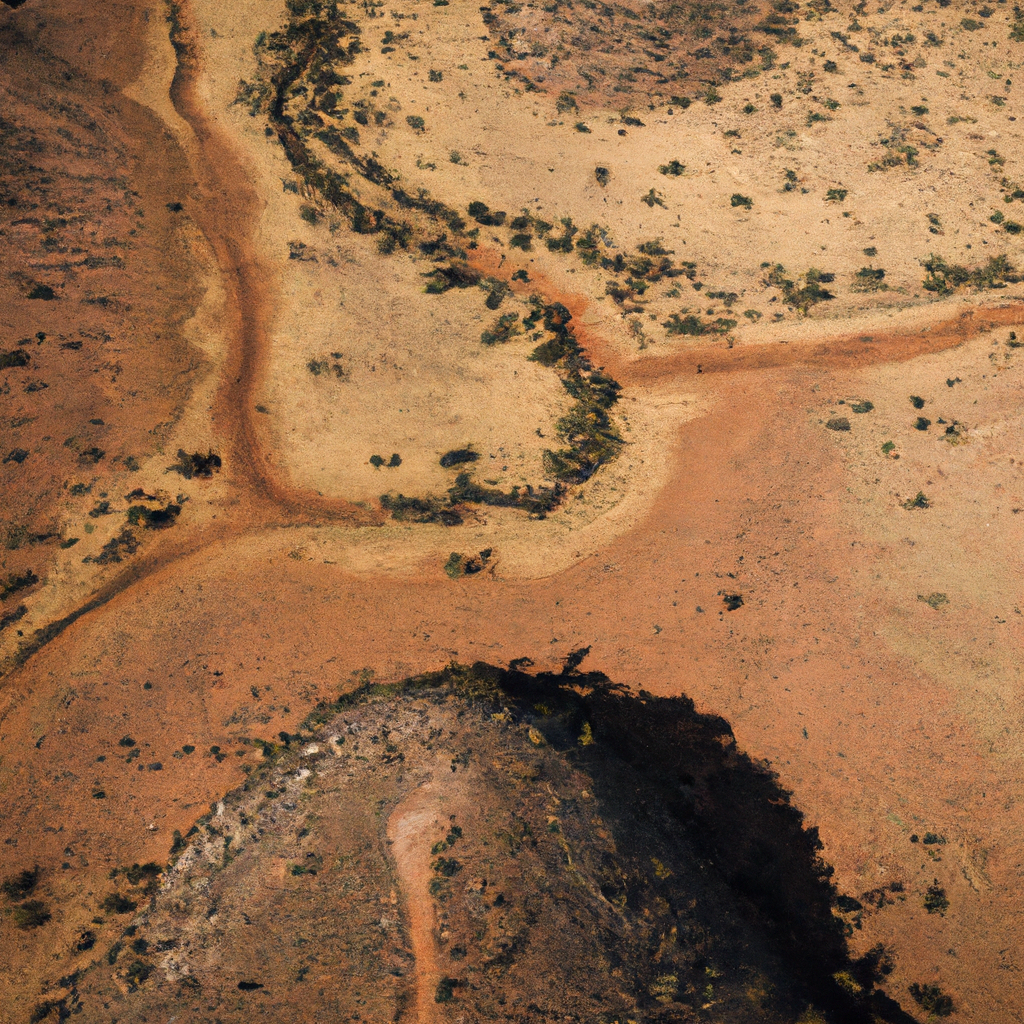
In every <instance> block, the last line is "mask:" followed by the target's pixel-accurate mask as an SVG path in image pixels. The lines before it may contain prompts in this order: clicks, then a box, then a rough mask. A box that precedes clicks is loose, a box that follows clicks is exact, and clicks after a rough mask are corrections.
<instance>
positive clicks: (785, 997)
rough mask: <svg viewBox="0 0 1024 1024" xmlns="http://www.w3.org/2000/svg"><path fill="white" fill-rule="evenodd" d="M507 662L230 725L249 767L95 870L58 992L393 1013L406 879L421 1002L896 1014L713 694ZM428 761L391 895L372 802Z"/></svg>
mask: <svg viewBox="0 0 1024 1024" xmlns="http://www.w3.org/2000/svg"><path fill="white" fill-rule="evenodd" d="M582 653H583V652H580V654H582ZM580 660H582V659H581V658H575V659H573V658H570V659H569V661H568V662H567V665H573V664H578V662H579V661H580ZM524 664H525V660H524V662H520V663H519V664H518V665H517V666H516V667H515V668H513V669H512V670H503V669H499V668H495V667H493V666H490V665H486V664H482V663H478V664H476V665H474V666H472V667H464V666H457V665H453V666H451V667H450V668H449V669H447V670H445V671H444V672H440V673H433V674H430V675H427V676H422V677H417V678H414V679H411V680H407V681H406V682H404V683H400V684H397V685H395V686H392V687H380V686H366V687H364V688H362V689H361V690H359V691H357V692H356V693H354V694H350V695H347V696H344V697H342V698H340V699H339V700H338V702H336V703H335V704H331V705H321V706H320V707H319V708H318V710H317V711H315V712H314V713H313V715H312V716H311V717H310V719H308V720H307V721H306V722H305V723H304V725H303V727H302V729H301V731H300V732H299V733H297V734H291V735H288V734H283V733H282V734H280V735H279V736H277V737H275V738H274V739H273V740H263V739H256V738H253V739H252V740H251V742H253V743H256V744H259V745H260V746H261V747H262V748H263V751H264V759H263V761H262V763H261V765H260V766H259V767H257V768H256V769H255V770H254V771H252V772H251V774H250V775H249V778H248V781H247V782H246V783H245V784H244V785H243V786H242V787H241V788H240V789H238V790H235V791H233V792H232V793H229V794H228V795H227V796H225V798H224V799H223V801H220V802H218V803H217V804H215V805H213V806H212V807H211V809H210V813H209V814H206V815H204V816H203V817H201V818H200V819H199V820H198V821H197V822H196V824H195V827H194V828H193V829H192V830H191V831H189V832H188V833H187V834H186V835H185V836H183V837H182V836H179V835H176V836H175V838H174V843H173V847H172V850H171V858H172V863H171V865H169V866H168V867H167V868H165V869H162V868H160V867H159V866H157V865H153V866H146V865H143V866H141V867H140V866H126V868H125V869H124V870H120V871H118V872H115V873H114V874H113V875H112V876H111V882H110V884H109V891H106V892H103V893H96V894H94V897H95V900H96V903H97V908H98V909H99V910H100V912H101V913H102V914H103V917H104V919H110V918H113V919H115V920H119V921H120V922H122V927H121V934H120V937H119V938H118V939H117V941H116V942H114V944H113V945H110V939H111V938H112V936H113V934H116V932H114V933H112V932H111V931H110V930H109V929H107V930H106V931H105V941H104V942H103V943H102V944H100V943H97V944H96V947H95V949H91V950H90V952H89V953H88V955H86V956H82V957H81V960H80V968H79V970H78V971H76V972H75V973H74V974H72V975H69V976H67V977H65V978H64V979H61V980H62V982H63V983H64V985H65V991H67V993H68V994H67V995H66V996H64V997H62V1002H61V1007H62V1008H63V1011H61V1008H60V1007H56V1006H55V1007H54V1009H55V1012H66V1011H69V1010H77V1012H79V1013H81V1015H82V1018H81V1019H82V1020H83V1021H92V1020H109V1019H111V1016H112V1015H113V1016H116V1017H117V1018H118V1019H124V1020H145V1019H154V1018H155V1017H159V1016H160V1015H161V1014H168V1013H172V1014H173V1013H177V1014H186V1015H188V1018H189V1019H190V1020H196V1021H206V1020H209V1021H211V1022H212V1021H214V1020H222V1021H228V1020H238V1021H242V1020H252V1019H256V1018H258V1017H262V1016H270V1017H273V1019H275V1020H280V1021H290V1020H296V1021H298V1020H307V1019H309V1013H310V1005H311V1000H312V1001H314V1002H315V1003H316V1005H317V1006H319V1007H321V1008H322V1010H323V1011H324V1012H329V1013H330V1014H331V1015H332V1019H338V1020H358V1019H395V1018H399V1019H405V1018H407V1017H411V1014H412V1006H413V1003H412V1001H411V995H412V992H413V990H414V986H415V979H416V970H417V967H416V962H415V956H414V955H413V952H412V949H411V945H410V941H409V933H408V930H407V929H408V921H407V913H408V912H407V909H406V908H407V907H408V905H409V901H410V900H414V899H418V900H423V899H424V898H425V897H426V898H429V899H430V900H431V901H433V903H432V905H433V917H434V920H435V922H436V927H435V931H434V937H435V941H436V944H437V961H438V964H439V965H440V966H441V969H442V970H443V971H444V972H445V973H444V974H443V975H442V977H441V981H440V982H439V983H438V985H437V993H436V1000H437V1003H438V1010H439V1012H438V1014H437V1016H438V1018H439V1019H445V1018H446V1017H449V1016H450V1017H452V1018H453V1019H455V1018H459V1019H463V1020H467V1021H469V1020H472V1021H476V1020H484V1019H487V1020H517V1021H518V1020H537V1019H556V1018H557V1019H561V1020H586V1021H601V1022H603V1024H611V1022H612V1021H615V1020H620V1021H621V1020H623V1019H633V1020H638V1021H639V1020H643V1021H647V1022H655V1021H665V1022H668V1021H698V1020H702V1019H710V1018H708V1016H707V1014H708V1012H709V1011H710V1012H711V1013H712V1017H713V1019H715V1020H719V1021H726V1022H737V1024H739V1022H754V1021H758V1022H763V1024H776V1022H777V1024H783V1022H791V1021H793V1020H796V1019H806V1020H824V1021H831V1022H836V1024H838V1022H847V1021H849V1022H859V1021H864V1022H865V1024H866V1022H867V1021H869V1020H884V1021H894V1022H898V1021H907V1020H909V1019H910V1018H908V1017H907V1016H906V1015H905V1014H904V1013H903V1012H902V1011H901V1010H900V1008H899V1007H898V1006H897V1005H896V1004H895V1003H894V1002H892V1001H891V1000H889V999H888V998H887V997H886V996H885V995H883V994H882V993H881V992H879V991H878V990H877V989H876V985H877V983H878V982H879V981H880V980H882V979H883V978H884V976H885V974H886V972H887V970H888V969H891V958H890V956H889V954H888V952H887V951H886V950H884V949H881V948H877V949H875V950H873V951H871V952H870V953H869V954H868V955H866V956H865V957H863V958H861V959H859V960H853V959H852V958H851V956H850V954H849V950H848V947H847V944H846V937H847V932H848V928H849V926H848V925H847V923H846V921H845V920H844V916H843V913H842V911H843V909H844V908H846V907H848V906H849V905H850V904H851V901H849V900H846V899H844V898H843V897H841V896H840V895H839V894H837V892H836V890H835V887H834V886H833V884H832V881H831V874H832V872H831V869H830V868H829V867H828V865H826V864H825V863H824V862H823V861H822V860H821V857H820V850H821V846H820V843H819V841H818V837H817V834H816V832H815V831H814V830H813V829H805V828H804V826H803V821H802V815H801V814H800V812H799V811H798V810H797V809H796V808H794V807H793V806H792V804H791V803H790V801H789V794H788V793H786V792H785V791H784V790H783V789H781V788H780V787H779V785H778V782H777V780H776V778H775V776H774V775H773V774H772V772H771V771H770V770H769V769H768V768H767V767H766V766H764V765H762V764H757V763H755V762H753V761H752V760H751V759H750V758H749V757H747V756H746V755H744V754H743V753H741V752H740V751H738V750H737V748H736V745H735V742H734V740H733V737H732V733H731V730H730V728H729V726H728V724H727V723H726V722H725V721H724V720H722V719H720V718H717V717H714V716H707V715H700V714H698V713H697V712H696V711H695V709H694V706H693V704H692V702H691V701H690V700H689V699H687V698H685V697H683V698H655V697H652V696H650V695H648V694H645V693H641V694H639V695H631V694H629V693H627V692H625V691H623V690H622V689H621V688H619V687H617V686H615V685H614V684H612V683H611V682H610V681H609V680H608V679H607V678H606V677H604V676H603V675H601V674H599V673H589V674H579V673H578V672H577V671H575V669H569V670H567V671H566V672H563V673H562V674H557V675H556V674H538V675H530V674H528V673H526V672H524V671H522V669H523V667H524ZM188 756H191V755H188ZM425 784H429V786H428V789H427V790H424V792H428V791H429V792H430V793H431V794H433V795H432V796H431V798H430V799H431V800H434V801H436V807H435V809H434V810H433V811H432V812H431V815H432V817H431V818H430V819H429V820H425V822H424V827H423V829H422V835H421V836H419V837H418V839H417V841H418V842H419V844H420V847H421V849H420V854H421V855H422V858H423V863H424V866H425V868H426V865H428V864H429V868H427V869H426V872H425V875H426V878H428V879H429V882H428V883H427V884H426V890H427V891H426V893H424V892H417V893H408V892H403V891H402V890H401V883H400V881H399V879H398V877H397V875H396V872H395V868H394V860H393V856H392V853H391V850H390V843H389V840H388V821H389V819H390V817H391V814H392V812H393V811H395V809H396V808H397V807H399V806H400V805H402V802H403V800H405V799H406V798H407V797H408V796H409V795H410V794H413V793H416V792H417V791H418V790H419V789H420V787H421V786H424V785H425ZM404 806H408V804H406V805H404ZM161 872H162V873H163V882H162V885H161V886H160V888H159V889H157V885H156V878H157V875H158V874H159V873H161ZM126 901H127V902H126ZM128 903H131V904H133V906H132V907H129V908H128V909H127V910H125V909H122V910H120V911H119V910H118V906H121V907H122V908H124V907H126V906H127V904H128ZM133 910H134V911H135V913H132V911H133ZM119 914H120V915H122V916H121V917H120V918H119V917H118V915H119ZM110 923H113V921H111V922H110ZM123 925H127V928H124V927H123ZM79 1008H80V1009H79Z"/></svg>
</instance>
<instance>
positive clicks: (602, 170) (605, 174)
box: [594, 167, 611, 188]
mask: <svg viewBox="0 0 1024 1024" xmlns="http://www.w3.org/2000/svg"><path fill="white" fill-rule="evenodd" d="M594 177H595V178H596V179H597V183H598V185H600V186H601V187H602V188H604V186H605V185H607V184H608V182H609V180H610V179H611V173H610V172H609V170H608V168H607V167H595V168H594Z"/></svg>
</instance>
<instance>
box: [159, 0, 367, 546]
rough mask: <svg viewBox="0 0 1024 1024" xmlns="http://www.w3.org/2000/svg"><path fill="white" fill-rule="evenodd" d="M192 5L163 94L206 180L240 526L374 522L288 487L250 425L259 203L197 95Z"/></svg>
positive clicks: (202, 214)
mask: <svg viewBox="0 0 1024 1024" xmlns="http://www.w3.org/2000/svg"><path fill="white" fill-rule="evenodd" d="M191 7H192V5H191V3H190V0H181V2H180V3H179V4H177V6H176V12H177V24H175V25H172V28H171V33H172V42H173V43H174V51H175V58H176V61H175V72H174V77H173V80H172V82H171V88H170V98H171V102H172V104H173V105H174V108H175V110H176V111H177V112H178V114H179V115H180V116H181V118H182V119H183V120H184V121H185V122H186V123H187V124H188V125H189V127H190V128H191V129H192V131H193V133H194V135H195V139H196V146H195V147H193V149H192V153H193V158H194V160H195V162H196V164H197V165H198V166H196V168H195V170H196V171H197V173H198V177H199V180H200V182H201V183H202V185H203V186H205V187H203V188H202V194H201V195H200V196H199V197H198V202H197V211H196V221H197V223H198V225H199V228H200V230H201V231H202V232H203V234H204V236H205V237H206V239H207V241H208V242H209V244H210V246H211V248H212V249H213V252H214V254H215V257H216V260H217V264H218V268H219V270H220V276H221V279H222V282H223V286H224V291H225V295H226V296H227V307H228V309H227V313H228V316H227V323H226V325H225V327H226V330H227V334H228V337H229V339H230V342H231V349H230V353H229V357H228V360H227V365H226V368H225V380H224V383H223V384H222V386H221V388H220V391H219V393H218V397H217V405H218V407H219V409H220V411H221V413H222V415H223V417H224V419H225V421H226V422H227V423H228V424H230V427H229V430H230V432H231V469H232V471H233V472H236V473H238V474H239V476H240V477H241V478H242V480H243V481H244V486H245V489H246V491H247V498H248V501H249V503H250V504H251V505H252V506H253V508H251V509H249V510H248V512H249V517H248V523H247V528H251V527H252V525H255V524H254V522H253V515H254V514H255V517H256V520H257V522H259V523H260V525H269V524H270V523H272V522H281V521H282V519H283V518H285V517H286V519H287V522H288V524H289V525H297V524H300V523H313V524H319V523H323V522H344V523H348V524H350V525H352V526H372V525H379V524H380V523H381V521H382V516H381V513H379V512H376V511H373V510H370V509H366V508H363V507H360V506H357V505H354V504H353V503H352V502H349V501H346V500H344V499H342V498H328V497H324V496H322V495H319V494H317V493H316V492H314V491H311V490H306V489H302V488H295V487H291V486H289V485H288V484H287V483H285V482H283V481H282V480H280V479H279V478H278V477H277V476H276V475H275V474H274V472H273V471H272V468H271V465H272V464H271V461H270V459H269V457H268V453H267V452H266V451H265V450H264V448H263V445H262V444H261V441H260V438H259V436H258V433H257V431H256V429H255V424H254V421H253V411H254V409H253V395H254V390H255V387H256V385H257V383H258V382H259V381H260V379H261V377H262V374H263V371H264V367H265V365H266V362H267V357H268V349H269V345H268V341H267V328H266V324H267V321H268V319H269V316H270V309H271V303H270V296H271V294H272V293H273V291H274V289H275V281H274V280H273V277H272V275H271V274H270V273H268V272H267V271H266V270H265V269H264V268H262V267H261V265H260V262H259V260H258V259H257V257H256V254H255V253H254V251H253V249H254V243H253V234H254V228H255V225H256V223H257V221H258V218H259V210H260V208H261V205H262V204H261V203H260V199H259V194H258V192H257V190H256V188H255V186H254V185H253V184H252V183H251V182H250V180H249V176H248V174H247V173H246V169H245V167H244V166H243V163H242V160H241V158H240V157H239V155H238V154H237V152H236V151H235V149H234V147H233V146H232V144H231V142H230V140H229V139H228V138H227V137H226V133H225V132H224V130H223V129H220V128H218V127H216V126H215V125H214V124H213V123H212V121H211V119H210V117H209V116H208V113H207V111H206V110H205V109H204V106H203V102H202V100H201V99H200V98H199V96H198V89H197V86H198V82H199V80H200V79H201V77H202V73H203V72H202V61H201V50H200V45H199V41H198V40H199V33H198V32H197V30H196V21H195V16H194V13H193V12H192V9H191ZM282 513H283V514H284V516H282Z"/></svg>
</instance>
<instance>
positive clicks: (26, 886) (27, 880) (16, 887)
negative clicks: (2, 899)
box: [0, 866, 39, 900]
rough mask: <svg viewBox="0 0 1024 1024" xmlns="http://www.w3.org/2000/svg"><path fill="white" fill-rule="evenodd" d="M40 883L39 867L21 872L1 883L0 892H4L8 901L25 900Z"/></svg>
mask: <svg viewBox="0 0 1024 1024" xmlns="http://www.w3.org/2000/svg"><path fill="white" fill-rule="evenodd" d="M38 882H39V868H38V866H36V867H32V868H25V869H24V870H23V871H19V872H18V874H16V875H13V876H12V877H10V878H7V879H4V881H3V882H0V892H2V893H3V894H4V895H5V896H6V897H7V898H8V899H11V900H23V899H24V898H25V897H26V896H28V895H29V894H30V893H31V892H32V890H33V889H35V887H36V885H37V884H38Z"/></svg>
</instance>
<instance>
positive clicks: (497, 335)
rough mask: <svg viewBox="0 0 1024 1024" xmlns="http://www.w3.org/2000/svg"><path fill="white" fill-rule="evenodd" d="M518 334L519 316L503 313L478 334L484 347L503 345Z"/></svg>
mask: <svg viewBox="0 0 1024 1024" xmlns="http://www.w3.org/2000/svg"><path fill="white" fill-rule="evenodd" d="M519 333H520V331H519V314H518V313H504V314H502V315H501V316H499V317H498V319H497V320H495V321H494V323H493V324H492V325H491V327H490V328H489V329H488V330H485V331H483V332H482V333H481V334H480V341H481V342H483V344H485V345H504V344H505V343H506V342H508V341H511V340H512V339H513V338H514V337H516V335H518V334H519Z"/></svg>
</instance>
